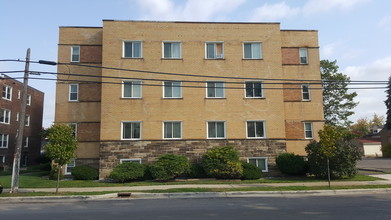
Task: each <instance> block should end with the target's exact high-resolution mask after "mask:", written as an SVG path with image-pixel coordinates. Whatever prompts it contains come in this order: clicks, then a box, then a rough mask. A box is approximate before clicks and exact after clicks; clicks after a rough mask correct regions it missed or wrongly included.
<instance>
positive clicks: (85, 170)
mask: <svg viewBox="0 0 391 220" xmlns="http://www.w3.org/2000/svg"><path fill="white" fill-rule="evenodd" d="M71 173H72V176H73V178H74V179H75V180H96V179H98V177H99V171H98V170H97V169H95V168H92V167H90V166H75V167H74V168H72V170H71Z"/></svg>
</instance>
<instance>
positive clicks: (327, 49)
mask: <svg viewBox="0 0 391 220" xmlns="http://www.w3.org/2000/svg"><path fill="white" fill-rule="evenodd" d="M340 45H341V43H340V42H333V43H329V44H326V45H324V46H323V47H321V49H320V53H321V54H320V56H321V59H332V58H331V57H335V56H334V54H335V53H336V50H337V48H339V47H340Z"/></svg>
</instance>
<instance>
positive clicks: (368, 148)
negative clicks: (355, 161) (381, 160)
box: [355, 135, 383, 157]
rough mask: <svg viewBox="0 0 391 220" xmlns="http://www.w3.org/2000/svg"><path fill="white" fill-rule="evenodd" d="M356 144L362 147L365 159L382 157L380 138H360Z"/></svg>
mask: <svg viewBox="0 0 391 220" xmlns="http://www.w3.org/2000/svg"><path fill="white" fill-rule="evenodd" d="M355 143H356V144H357V145H358V146H359V147H360V149H361V150H362V152H363V155H364V157H382V156H383V154H382V151H381V140H380V136H379V135H377V136H365V137H362V138H359V139H357V140H356V141H355Z"/></svg>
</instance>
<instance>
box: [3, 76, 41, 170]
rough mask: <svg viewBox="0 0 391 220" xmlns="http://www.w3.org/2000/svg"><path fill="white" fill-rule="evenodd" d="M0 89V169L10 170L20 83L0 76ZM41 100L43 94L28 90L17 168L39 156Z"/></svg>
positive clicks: (18, 111)
mask: <svg viewBox="0 0 391 220" xmlns="http://www.w3.org/2000/svg"><path fill="white" fill-rule="evenodd" d="M0 88H1V91H2V94H1V98H0V166H1V167H5V168H7V167H11V166H12V164H13V160H14V153H15V149H16V146H15V145H16V134H17V130H18V127H19V120H20V119H19V113H20V107H21V102H22V99H21V93H22V90H23V83H21V82H19V81H17V80H15V79H12V78H11V77H9V76H3V77H1V78H0ZM43 99H44V93H43V92H41V91H39V90H37V89H34V88H32V87H28V89H27V106H26V123H25V129H24V134H23V136H24V137H23V146H22V154H21V160H20V161H21V162H20V165H21V166H27V165H31V164H34V163H36V159H37V158H38V157H39V155H40V150H41V136H40V132H41V129H42V116H43Z"/></svg>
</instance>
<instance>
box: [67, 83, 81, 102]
mask: <svg viewBox="0 0 391 220" xmlns="http://www.w3.org/2000/svg"><path fill="white" fill-rule="evenodd" d="M78 100H79V84H70V85H69V101H78Z"/></svg>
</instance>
